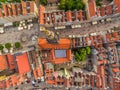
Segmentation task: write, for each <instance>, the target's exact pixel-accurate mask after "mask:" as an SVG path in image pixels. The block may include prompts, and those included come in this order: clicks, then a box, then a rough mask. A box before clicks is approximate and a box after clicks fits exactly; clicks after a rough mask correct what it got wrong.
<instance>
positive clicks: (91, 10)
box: [88, 0, 96, 17]
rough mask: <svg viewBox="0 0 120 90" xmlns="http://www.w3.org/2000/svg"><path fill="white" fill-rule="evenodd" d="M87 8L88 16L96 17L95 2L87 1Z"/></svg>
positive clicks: (93, 0) (92, 0)
mask: <svg viewBox="0 0 120 90" xmlns="http://www.w3.org/2000/svg"><path fill="white" fill-rule="evenodd" d="M88 8H89V15H90V17H92V16H95V15H96V4H95V0H89V1H88Z"/></svg>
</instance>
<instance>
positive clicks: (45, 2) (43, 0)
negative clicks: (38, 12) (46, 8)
mask: <svg viewBox="0 0 120 90" xmlns="http://www.w3.org/2000/svg"><path fill="white" fill-rule="evenodd" d="M39 1H40V3H41V4H42V5H47V0H39Z"/></svg>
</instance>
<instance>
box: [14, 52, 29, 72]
mask: <svg viewBox="0 0 120 90" xmlns="http://www.w3.org/2000/svg"><path fill="white" fill-rule="evenodd" d="M16 60H17V65H18V71H19V74H24V73H27V72H29V71H30V70H31V69H30V64H29V61H28V56H27V53H23V54H22V55H18V56H16Z"/></svg>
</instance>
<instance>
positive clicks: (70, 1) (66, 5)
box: [59, 0, 85, 11]
mask: <svg viewBox="0 0 120 90" xmlns="http://www.w3.org/2000/svg"><path fill="white" fill-rule="evenodd" d="M59 9H61V10H65V11H67V10H75V9H77V10H80V9H82V10H84V9H85V4H84V3H83V2H82V0H60V5H59Z"/></svg>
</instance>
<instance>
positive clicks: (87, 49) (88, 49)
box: [86, 46, 91, 54]
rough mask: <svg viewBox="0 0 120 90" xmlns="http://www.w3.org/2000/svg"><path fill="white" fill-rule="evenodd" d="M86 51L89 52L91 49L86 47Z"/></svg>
mask: <svg viewBox="0 0 120 90" xmlns="http://www.w3.org/2000/svg"><path fill="white" fill-rule="evenodd" d="M86 52H87V54H90V53H91V49H90V47H88V46H87V47H86Z"/></svg>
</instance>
